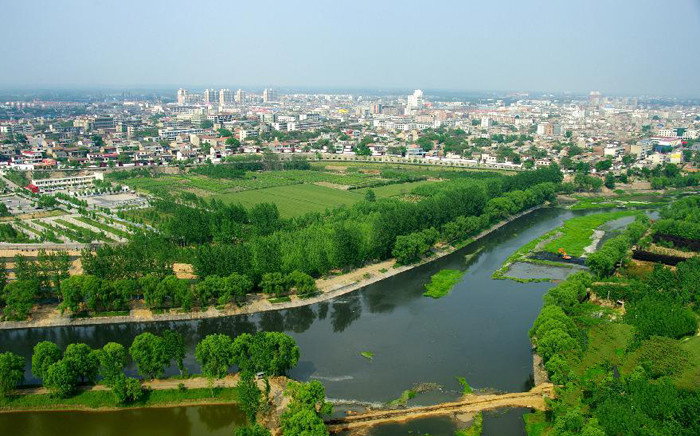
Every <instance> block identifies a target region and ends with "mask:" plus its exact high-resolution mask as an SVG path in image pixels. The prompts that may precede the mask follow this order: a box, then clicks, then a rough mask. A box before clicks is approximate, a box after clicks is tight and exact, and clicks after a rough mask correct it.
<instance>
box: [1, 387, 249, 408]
mask: <svg viewBox="0 0 700 436" xmlns="http://www.w3.org/2000/svg"><path fill="white" fill-rule="evenodd" d="M237 400H238V397H237V394H236V389H235V388H228V387H215V388H214V389H213V390H212V389H209V388H196V389H184V390H181V389H165V390H149V389H147V390H145V391H144V395H143V398H142V399H141V400H140V401H137V402H134V403H129V404H119V403H118V402H117V400H116V398H115V396H114V394H113V393H112V392H111V391H102V390H100V391H96V390H87V391H79V392H78V393H76V394H75V395H72V396H70V397H68V398H56V397H54V396H51V395H50V394H29V395H17V396H10V397H0V412H10V411H22V410H61V409H63V410H75V409H81V410H83V409H84V410H99V409H105V410H114V409H130V408H143V407H159V406H168V405H188V404H198V403H235V402H236V401H237Z"/></svg>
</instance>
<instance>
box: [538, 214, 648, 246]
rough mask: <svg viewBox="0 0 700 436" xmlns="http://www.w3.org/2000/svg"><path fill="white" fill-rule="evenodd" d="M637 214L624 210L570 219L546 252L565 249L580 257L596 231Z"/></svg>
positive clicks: (548, 244) (549, 244) (549, 243)
mask: <svg viewBox="0 0 700 436" xmlns="http://www.w3.org/2000/svg"><path fill="white" fill-rule="evenodd" d="M637 214H639V212H637V211H632V210H623V211H618V212H606V213H597V214H594V215H584V216H578V217H575V218H571V219H568V220H566V221H565V222H564V225H563V226H561V228H560V229H559V231H560V232H561V236H558V237H557V238H555V239H553V240H552V241H550V242H548V243H547V244H545V246H544V251H548V252H550V253H557V251H558V250H559V248H563V249H564V251H566V252H567V253H568V254H570V255H571V256H575V257H579V256H581V255H582V254H583V253H584V249H585V248H586V247H587V246H589V245H590V244H591V237H592V236H593V231H594V230H595V229H597V228H598V227H600V226H601V225H603V224H605V223H607V222H609V221H613V220H616V219H619V218H623V217H626V216H634V215H637Z"/></svg>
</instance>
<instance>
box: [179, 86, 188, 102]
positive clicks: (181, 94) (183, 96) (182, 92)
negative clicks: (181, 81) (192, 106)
mask: <svg viewBox="0 0 700 436" xmlns="http://www.w3.org/2000/svg"><path fill="white" fill-rule="evenodd" d="M187 94H188V93H187V90H186V89H182V88H180V89H178V90H177V104H179V105H185V104H187Z"/></svg>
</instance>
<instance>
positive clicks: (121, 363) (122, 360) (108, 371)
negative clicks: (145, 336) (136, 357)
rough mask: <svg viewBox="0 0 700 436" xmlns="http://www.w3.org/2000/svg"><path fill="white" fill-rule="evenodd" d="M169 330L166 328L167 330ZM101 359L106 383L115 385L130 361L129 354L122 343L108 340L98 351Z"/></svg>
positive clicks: (102, 372)
mask: <svg viewBox="0 0 700 436" xmlns="http://www.w3.org/2000/svg"><path fill="white" fill-rule="evenodd" d="M167 331H168V330H166V332H167ZM98 358H99V360H100V374H102V377H104V380H105V384H107V385H108V386H109V385H113V384H114V382H115V380H116V379H117V378H118V377H119V376H120V375H121V374H122V373H123V371H124V368H126V364H127V363H128V362H129V354H128V353H127V351H126V348H124V346H123V345H122V344H118V343H116V342H108V343H107V344H105V346H104V347H102V350H100V352H99V353H98Z"/></svg>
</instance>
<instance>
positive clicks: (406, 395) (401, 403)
mask: <svg viewBox="0 0 700 436" xmlns="http://www.w3.org/2000/svg"><path fill="white" fill-rule="evenodd" d="M416 395H418V393H417V392H416V391H414V390H412V389H407V390H405V391H403V392H401V396H400V397H399V398H397V399H395V400H392V401H389V402H388V403H387V405H388V406H389V407H392V408H397V407H406V404H407V403H408V401H409V400H412V399H413V398H415V397H416Z"/></svg>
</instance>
